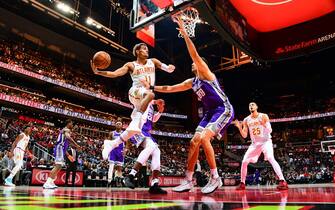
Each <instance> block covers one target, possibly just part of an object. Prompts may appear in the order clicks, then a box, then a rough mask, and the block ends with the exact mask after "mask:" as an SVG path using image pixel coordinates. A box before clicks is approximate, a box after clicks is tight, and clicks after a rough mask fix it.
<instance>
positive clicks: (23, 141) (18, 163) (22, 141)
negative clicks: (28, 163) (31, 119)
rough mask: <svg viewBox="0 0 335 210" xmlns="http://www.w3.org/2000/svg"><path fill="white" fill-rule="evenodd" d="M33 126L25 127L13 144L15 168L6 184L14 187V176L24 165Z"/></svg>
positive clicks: (12, 151)
mask: <svg viewBox="0 0 335 210" xmlns="http://www.w3.org/2000/svg"><path fill="white" fill-rule="evenodd" d="M31 131H32V128H31V126H29V125H28V126H26V127H25V128H24V131H23V132H22V133H21V134H20V135H18V136H17V137H16V139H15V141H14V143H13V145H12V148H11V153H12V154H13V155H14V157H13V159H14V164H15V166H14V168H13V169H12V171H11V172H10V175H9V176H8V177H7V178H6V179H5V185H6V186H10V187H14V186H15V184H13V177H14V176H15V175H16V174H17V172H18V171H19V170H20V169H21V167H22V166H23V157H24V153H25V151H26V148H27V146H28V143H29V140H30V134H31Z"/></svg>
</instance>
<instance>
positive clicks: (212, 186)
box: [201, 177, 222, 194]
mask: <svg viewBox="0 0 335 210" xmlns="http://www.w3.org/2000/svg"><path fill="white" fill-rule="evenodd" d="M219 187H222V180H221V177H218V178H216V179H214V178H210V179H209V181H208V183H207V184H206V186H205V187H203V188H202V189H201V192H202V193H203V194H209V193H212V192H214V191H215V190H216V189H218V188H219Z"/></svg>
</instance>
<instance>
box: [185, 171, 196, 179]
mask: <svg viewBox="0 0 335 210" xmlns="http://www.w3.org/2000/svg"><path fill="white" fill-rule="evenodd" d="M193 173H194V172H193V171H186V179H187V180H188V181H192V179H193Z"/></svg>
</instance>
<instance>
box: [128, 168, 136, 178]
mask: <svg viewBox="0 0 335 210" xmlns="http://www.w3.org/2000/svg"><path fill="white" fill-rule="evenodd" d="M129 174H130V175H133V176H136V174H137V171H136V170H135V169H133V168H132V169H131V171H130V173H129Z"/></svg>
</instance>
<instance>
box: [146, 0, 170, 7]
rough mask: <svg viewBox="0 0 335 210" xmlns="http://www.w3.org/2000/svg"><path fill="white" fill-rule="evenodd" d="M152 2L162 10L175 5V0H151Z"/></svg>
mask: <svg viewBox="0 0 335 210" xmlns="http://www.w3.org/2000/svg"><path fill="white" fill-rule="evenodd" d="M151 2H152V3H154V4H155V5H156V6H157V7H159V8H161V9H164V8H166V7H169V6H171V5H173V0H151Z"/></svg>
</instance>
